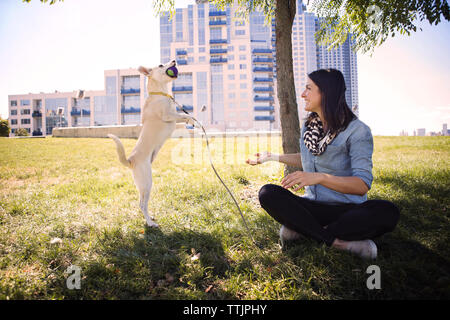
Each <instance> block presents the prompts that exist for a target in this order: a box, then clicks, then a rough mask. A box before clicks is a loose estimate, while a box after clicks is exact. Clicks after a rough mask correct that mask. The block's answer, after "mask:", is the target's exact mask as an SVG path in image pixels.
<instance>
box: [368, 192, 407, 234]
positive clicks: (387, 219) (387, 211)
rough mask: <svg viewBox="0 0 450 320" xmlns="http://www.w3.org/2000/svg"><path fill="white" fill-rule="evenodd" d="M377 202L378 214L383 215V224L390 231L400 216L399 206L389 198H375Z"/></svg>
mask: <svg viewBox="0 0 450 320" xmlns="http://www.w3.org/2000/svg"><path fill="white" fill-rule="evenodd" d="M373 201H374V202H375V203H376V208H377V215H379V216H381V217H382V220H383V224H384V226H385V228H386V229H388V230H389V231H392V230H394V228H395V227H396V225H397V223H398V220H399V218H400V210H399V208H398V207H397V206H396V205H395V204H393V203H392V202H390V201H387V200H373Z"/></svg>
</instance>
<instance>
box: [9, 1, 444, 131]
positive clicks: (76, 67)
mask: <svg viewBox="0 0 450 320" xmlns="http://www.w3.org/2000/svg"><path fill="white" fill-rule="evenodd" d="M194 2H195V1H194V0H176V1H175V6H176V7H177V8H178V7H187V5H188V4H193V3H194ZM152 4H153V0H127V1H125V0H65V1H64V2H61V3H56V4H55V5H52V6H50V5H48V4H42V3H41V2H40V1H39V0H32V1H31V3H28V4H26V3H23V2H22V1H21V0H1V1H0V41H1V50H0V70H1V76H0V115H1V117H2V118H7V117H8V95H11V94H25V93H39V92H46V93H50V92H54V91H55V90H57V91H60V92H64V91H74V90H77V89H85V90H103V89H104V83H103V81H104V78H103V72H104V70H111V69H124V68H137V67H138V66H140V65H144V66H154V65H157V64H159V63H160V52H159V19H158V18H157V16H156V15H155V13H154V9H153V6H152ZM420 26H421V27H422V29H423V31H418V32H416V33H413V34H411V36H401V35H396V36H395V37H394V38H390V39H389V40H388V41H386V42H385V43H384V44H383V45H382V46H380V47H378V48H375V50H374V51H373V53H372V55H371V56H370V55H369V54H364V55H363V54H360V53H358V82H359V86H358V87H359V106H360V119H361V120H362V121H363V122H365V123H366V124H367V125H369V127H370V128H371V129H372V133H373V134H374V135H398V134H399V133H400V132H401V131H402V130H405V131H407V132H408V133H409V134H410V135H411V134H412V132H413V130H414V129H417V128H425V129H426V131H427V132H429V131H435V132H436V131H440V130H441V129H442V124H443V123H447V124H448V127H449V128H450V59H449V56H450V23H449V22H442V23H440V24H439V25H437V26H435V25H433V26H430V25H429V23H428V22H422V23H420Z"/></svg>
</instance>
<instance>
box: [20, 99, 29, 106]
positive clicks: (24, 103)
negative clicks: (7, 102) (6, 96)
mask: <svg viewBox="0 0 450 320" xmlns="http://www.w3.org/2000/svg"><path fill="white" fill-rule="evenodd" d="M20 105H21V106H29V105H30V100H20Z"/></svg>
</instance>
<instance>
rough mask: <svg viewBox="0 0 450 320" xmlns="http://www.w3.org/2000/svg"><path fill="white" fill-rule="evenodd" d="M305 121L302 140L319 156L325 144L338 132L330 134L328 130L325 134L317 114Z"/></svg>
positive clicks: (324, 148) (325, 146)
mask: <svg viewBox="0 0 450 320" xmlns="http://www.w3.org/2000/svg"><path fill="white" fill-rule="evenodd" d="M307 122H308V123H307V125H306V130H305V133H304V134H303V142H304V143H305V146H306V147H307V148H308V149H309V151H311V153H312V154H313V155H315V156H320V155H321V154H322V153H324V152H325V150H326V149H327V146H328V145H329V144H330V143H331V142H332V141H333V139H334V138H335V137H336V135H337V134H338V132H335V133H333V134H331V133H330V131H328V132H327V134H325V133H324V131H323V124H322V121H320V118H319V116H318V115H317V114H316V115H315V116H313V118H312V119H311V120H310V121H307Z"/></svg>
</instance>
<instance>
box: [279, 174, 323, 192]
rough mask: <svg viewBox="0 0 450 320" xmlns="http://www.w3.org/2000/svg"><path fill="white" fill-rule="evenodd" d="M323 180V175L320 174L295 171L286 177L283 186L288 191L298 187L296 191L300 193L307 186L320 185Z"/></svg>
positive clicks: (282, 182) (282, 181)
mask: <svg viewBox="0 0 450 320" xmlns="http://www.w3.org/2000/svg"><path fill="white" fill-rule="evenodd" d="M322 178H323V175H322V174H321V173H320V172H305V171H295V172H292V173H290V174H288V175H287V176H286V177H284V178H283V180H281V185H282V186H283V188H286V189H289V188H291V187H293V186H296V187H295V188H294V191H298V190H300V189H301V188H303V187H305V186H312V185H315V184H319V183H320V182H321V181H322Z"/></svg>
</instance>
